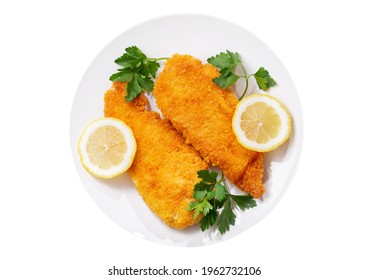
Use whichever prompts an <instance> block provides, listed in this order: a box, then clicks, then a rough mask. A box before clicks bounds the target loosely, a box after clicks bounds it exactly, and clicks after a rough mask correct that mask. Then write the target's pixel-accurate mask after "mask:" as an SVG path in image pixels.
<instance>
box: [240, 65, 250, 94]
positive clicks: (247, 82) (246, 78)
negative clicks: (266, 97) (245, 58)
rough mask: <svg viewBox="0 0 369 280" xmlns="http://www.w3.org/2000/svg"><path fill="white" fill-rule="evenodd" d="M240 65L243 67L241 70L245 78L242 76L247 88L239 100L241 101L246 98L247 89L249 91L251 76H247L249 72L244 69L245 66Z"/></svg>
mask: <svg viewBox="0 0 369 280" xmlns="http://www.w3.org/2000/svg"><path fill="white" fill-rule="evenodd" d="M240 65H241V68H242V70H243V73H244V75H243V76H241V77H242V78H245V81H246V86H245V90H244V91H243V93H242V95H241V97H240V98H239V99H238V100H241V99H242V98H243V97H244V96H245V94H246V92H247V89H248V87H249V76H247V72H246V69H245V67H243V65H242V64H240Z"/></svg>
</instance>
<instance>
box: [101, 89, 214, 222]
mask: <svg viewBox="0 0 369 280" xmlns="http://www.w3.org/2000/svg"><path fill="white" fill-rule="evenodd" d="M125 95H126V84H125V83H118V82H116V83H113V87H112V88H111V89H109V90H108V91H107V92H106V93H105V99H104V101H105V108H104V112H105V116H106V117H114V118H118V119H120V120H122V121H124V122H126V123H127V124H128V126H129V127H130V128H131V129H132V131H133V134H134V136H135V138H136V141H137V152H136V156H135V159H134V161H133V164H132V166H131V168H130V169H129V170H128V172H129V174H130V176H131V178H132V181H133V182H134V183H135V185H136V188H137V190H138V192H139V193H140V195H141V196H142V198H143V199H144V201H145V202H146V203H147V205H148V206H149V207H150V209H151V210H152V211H153V212H154V213H155V214H156V215H158V216H159V217H160V218H161V219H162V220H163V221H164V222H165V223H167V224H168V225H169V226H171V227H173V228H177V229H182V228H185V227H188V226H191V225H193V224H195V223H198V221H199V219H197V220H195V219H194V217H193V216H194V214H193V211H188V210H186V207H187V205H188V203H189V202H190V201H192V200H193V198H192V195H193V188H194V185H195V184H196V183H197V182H198V181H199V179H198V178H197V171H198V170H201V169H206V168H208V164H207V163H205V162H204V161H203V160H202V159H201V157H200V156H199V154H198V153H197V152H196V151H195V149H194V148H193V147H191V146H189V145H187V144H186V143H185V140H184V139H183V137H182V136H181V135H180V134H179V133H178V132H177V131H176V130H175V129H174V128H173V127H172V126H171V124H170V122H169V121H168V120H164V119H161V118H160V116H159V114H158V113H156V112H148V111H146V105H147V103H148V101H147V99H146V98H145V97H144V96H143V95H141V96H140V97H138V98H136V99H134V100H133V101H131V102H127V101H126V100H125V99H124V96H125Z"/></svg>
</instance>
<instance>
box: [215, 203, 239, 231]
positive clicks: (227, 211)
mask: <svg viewBox="0 0 369 280" xmlns="http://www.w3.org/2000/svg"><path fill="white" fill-rule="evenodd" d="M235 222H236V215H235V214H234V213H233V210H232V207H231V201H230V200H228V201H227V202H226V203H225V204H224V207H223V211H222V213H220V215H219V221H218V230H219V232H220V233H221V234H224V233H225V232H226V231H228V230H229V226H230V225H232V226H234V225H235Z"/></svg>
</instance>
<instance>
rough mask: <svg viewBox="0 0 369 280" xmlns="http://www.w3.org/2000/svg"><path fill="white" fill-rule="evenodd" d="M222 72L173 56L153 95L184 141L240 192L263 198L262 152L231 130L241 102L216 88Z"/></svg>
mask: <svg viewBox="0 0 369 280" xmlns="http://www.w3.org/2000/svg"><path fill="white" fill-rule="evenodd" d="M217 76H219V72H218V70H217V69H216V68H215V67H213V66H212V65H210V64H206V65H203V64H202V63H201V61H200V60H198V59H196V58H194V57H192V56H189V55H178V54H177V55H174V56H173V57H172V58H170V59H169V60H168V61H167V63H166V65H165V67H164V70H163V72H162V73H161V74H160V76H159V78H158V79H157V81H156V83H155V88H154V95H155V98H156V102H157V105H158V107H159V108H160V110H161V111H162V113H163V115H164V116H165V117H166V118H168V119H169V120H170V121H171V123H172V124H173V126H174V127H175V128H176V129H177V130H178V131H180V132H181V133H182V134H183V136H184V138H185V139H186V141H187V142H188V143H190V144H191V145H193V147H194V148H195V149H196V150H197V151H199V153H200V154H201V156H202V157H203V158H204V159H205V160H206V161H207V162H209V163H211V164H213V165H214V166H217V167H219V168H220V169H222V171H223V172H224V175H225V176H226V177H227V178H228V179H229V180H230V181H231V182H232V183H233V184H235V185H236V186H237V187H239V188H240V189H241V190H244V191H246V192H248V193H250V194H251V195H252V196H253V197H255V198H259V197H261V196H262V195H263V193H264V191H265V189H264V185H263V184H262V177H263V171H264V166H263V157H264V155H263V153H257V152H253V151H249V150H247V149H245V148H244V147H243V146H241V145H240V144H239V143H238V141H237V139H236V136H235V134H234V132H233V130H232V117H233V114H234V111H235V108H236V105H237V103H238V100H237V99H236V98H235V97H234V95H233V92H232V91H231V90H230V89H227V90H223V89H221V88H219V87H218V86H217V85H215V84H214V83H213V81H212V79H213V78H215V77H217Z"/></svg>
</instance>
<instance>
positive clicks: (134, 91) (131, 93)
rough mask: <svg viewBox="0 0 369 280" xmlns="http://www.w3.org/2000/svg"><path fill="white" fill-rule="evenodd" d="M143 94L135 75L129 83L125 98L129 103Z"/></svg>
mask: <svg viewBox="0 0 369 280" xmlns="http://www.w3.org/2000/svg"><path fill="white" fill-rule="evenodd" d="M141 92H142V87H141V86H140V84H139V82H138V80H137V75H133V78H132V80H130V81H129V82H128V83H127V95H126V97H125V98H126V100H127V101H132V100H133V99H135V98H136V97H137V96H139V95H140V94H141Z"/></svg>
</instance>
